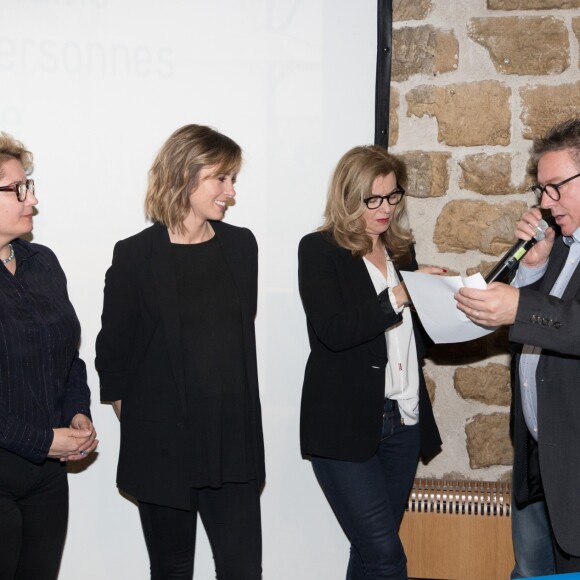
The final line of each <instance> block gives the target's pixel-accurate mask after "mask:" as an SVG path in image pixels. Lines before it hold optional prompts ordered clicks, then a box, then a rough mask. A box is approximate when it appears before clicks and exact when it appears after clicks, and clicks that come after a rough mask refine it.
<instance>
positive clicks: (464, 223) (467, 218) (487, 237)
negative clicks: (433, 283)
mask: <svg viewBox="0 0 580 580" xmlns="http://www.w3.org/2000/svg"><path fill="white" fill-rule="evenodd" d="M526 209H527V204H526V203H524V202H520V201H513V202H510V203H505V204H499V203H495V204H491V203H487V202H485V201H473V200H454V201H450V202H449V203H448V204H446V205H445V206H444V207H443V209H442V210H441V213H440V214H439V216H438V217H437V222H436V224H435V233H434V235H433V241H434V242H435V244H436V245H437V248H438V249H439V251H440V252H455V253H458V254H462V253H464V252H467V251H469V250H478V251H480V252H483V253H484V254H491V255H493V256H500V255H502V254H503V253H504V252H506V251H507V250H508V249H509V248H510V247H511V246H512V245H513V243H514V240H515V237H514V231H515V224H516V222H517V221H518V220H519V218H520V217H521V215H522V214H523V213H524V211H525V210H526Z"/></svg>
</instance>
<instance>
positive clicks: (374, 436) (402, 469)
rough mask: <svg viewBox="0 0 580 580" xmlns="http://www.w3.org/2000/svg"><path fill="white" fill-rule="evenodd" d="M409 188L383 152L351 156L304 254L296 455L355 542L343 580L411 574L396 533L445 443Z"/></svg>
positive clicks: (400, 168) (358, 151) (373, 149)
mask: <svg viewBox="0 0 580 580" xmlns="http://www.w3.org/2000/svg"><path fill="white" fill-rule="evenodd" d="M405 181H406V170H405V167H404V165H403V163H402V162H401V161H400V160H399V159H398V158H396V157H394V156H393V155H390V154H389V153H387V151H386V150H385V149H383V148H381V147H378V146H367V147H355V148H354V149H351V150H350V151H348V152H347V153H346V154H345V155H344V156H343V157H342V158H341V160H340V161H339V163H338V166H337V167H336V169H335V171H334V175H333V178H332V181H331V185H330V189H329V193H328V199H327V203H326V211H325V221H324V224H323V225H322V227H321V228H320V229H319V230H318V231H317V232H315V233H312V234H309V235H307V236H305V237H304V238H303V239H302V240H301V242H300V247H299V273H298V275H299V287H300V295H301V298H302V303H303V305H304V310H305V312H306V317H307V326H308V336H309V340H310V348H311V352H310V356H309V358H308V362H307V364H306V371H305V376H304V386H303V391H302V408H301V420H300V435H301V448H302V454H303V455H304V456H307V457H308V458H309V459H310V461H311V463H312V467H313V469H314V473H315V475H316V478H317V480H318V482H319V484H320V486H321V488H322V490H323V491H324V494H325V495H326V498H327V500H328V502H329V503H330V505H331V507H332V509H333V511H334V513H335V515H336V517H337V519H338V521H339V523H340V525H341V527H342V529H343V530H344V532H345V533H346V535H347V537H348V539H349V541H350V543H351V549H350V561H349V565H348V573H347V580H358V579H362V578H365V579H373V580H374V579H379V578H381V579H382V578H389V579H391V580H399V579H401V580H402V579H406V578H407V572H406V558H405V554H404V550H403V547H402V545H401V542H400V540H399V536H398V527H399V524H400V522H401V518H402V516H403V511H404V508H405V504H406V501H407V498H408V495H409V491H410V489H411V486H412V482H413V478H414V475H415V471H416V468H417V463H418V460H419V456H420V455H422V456H423V457H431V456H433V455H434V454H436V453H437V452H438V451H439V448H440V445H441V439H440V437H439V432H438V430H437V426H436V425H435V421H434V418H433V412H432V409H431V404H430V401H429V396H428V394H427V390H426V387H425V380H424V377H423V373H422V370H421V364H422V359H423V357H424V355H425V347H426V344H425V342H426V341H425V339H424V334H423V331H422V329H421V326H420V325H419V323H418V320H417V317H416V314H415V313H414V312H412V310H411V309H410V308H409V296H408V294H407V291H406V289H405V285H404V284H403V283H402V282H401V280H400V277H399V273H398V271H399V270H416V269H417V262H416V260H415V255H414V249H413V240H412V236H411V233H410V231H409V230H408V229H407V228H406V227H405V225H404V221H403V220H404V216H405V208H404V194H405V190H404V189H403V185H404V184H405ZM421 271H423V272H426V273H432V274H441V273H443V272H445V270H443V269H440V268H432V267H429V268H423V269H422V270H421Z"/></svg>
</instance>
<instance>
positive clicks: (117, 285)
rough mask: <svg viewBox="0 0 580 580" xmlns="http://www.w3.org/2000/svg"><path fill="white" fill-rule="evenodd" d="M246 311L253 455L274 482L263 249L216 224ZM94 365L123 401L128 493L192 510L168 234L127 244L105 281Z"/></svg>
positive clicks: (145, 235)
mask: <svg viewBox="0 0 580 580" xmlns="http://www.w3.org/2000/svg"><path fill="white" fill-rule="evenodd" d="M211 225H212V228H213V229H214V231H215V234H216V237H217V239H218V242H219V243H220V245H221V248H222V251H223V254H224V257H225V260H226V263H227V264H228V266H229V268H230V271H231V274H232V277H233V280H234V283H235V285H236V287H237V290H238V293H239V296H240V303H241V306H242V324H243V338H244V355H245V368H246V375H247V376H246V379H247V384H248V393H249V413H250V423H251V426H252V428H253V435H254V437H253V440H254V442H255V448H254V457H255V458H256V462H257V465H256V473H257V474H259V479H260V481H259V483H260V484H262V483H263V481H264V478H265V470H264V443H263V436H262V420H261V410H260V398H259V393H258V372H257V364H256V342H255V332H254V317H255V315H256V308H257V275H258V249H257V244H256V240H255V238H254V236H253V234H252V233H251V232H250V231H249V230H247V229H245V228H238V227H235V226H232V225H229V224H225V223H222V222H212V223H211ZM95 365H96V368H97V371H98V373H99V378H100V382H101V400H102V401H116V400H119V399H121V400H122V401H123V410H122V414H121V448H120V454H119V465H118V471H117V484H118V486H119V488H121V489H122V490H124V491H126V492H127V493H129V494H131V495H133V496H134V497H136V498H137V499H139V500H141V501H145V502H150V503H155V504H158V505H164V506H171V507H175V508H180V509H189V505H190V477H189V470H190V462H189V460H188V457H189V443H188V441H189V437H188V433H189V430H188V428H187V421H188V417H187V405H186V391H185V389H186V386H185V375H184V372H185V371H184V362H183V351H182V344H181V337H180V318H179V301H178V291H177V280H176V275H175V270H174V267H173V258H172V253H171V243H170V240H169V234H168V231H167V228H165V227H164V226H162V225H159V224H155V225H153V226H151V227H149V228H147V229H145V230H143V231H142V232H140V233H139V234H137V235H135V236H132V237H130V238H128V239H126V240H122V241H120V242H118V243H117V244H116V246H115V250H114V253H113V264H112V266H111V267H110V268H109V270H108V271H107V274H106V280H105V295H104V306H103V314H102V328H101V331H100V332H99V335H98V337H97V343H96V360H95Z"/></svg>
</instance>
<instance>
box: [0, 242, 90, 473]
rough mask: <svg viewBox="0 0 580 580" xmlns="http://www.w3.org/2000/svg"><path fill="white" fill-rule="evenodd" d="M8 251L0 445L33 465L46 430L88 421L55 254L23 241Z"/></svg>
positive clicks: (0, 306)
mask: <svg viewBox="0 0 580 580" xmlns="http://www.w3.org/2000/svg"><path fill="white" fill-rule="evenodd" d="M12 246H13V247H14V254H15V256H16V273H15V275H12V274H11V273H10V272H9V271H8V269H7V268H6V267H5V266H3V265H0V293H1V296H2V299H1V300H0V447H2V448H4V449H8V450H10V451H12V452H14V453H17V454H18V455H20V456H22V457H24V458H26V459H29V460H30V461H32V462H34V463H41V462H42V461H44V459H45V458H46V455H47V453H48V450H49V448H50V446H51V444H52V440H53V436H54V434H53V431H52V430H53V428H58V427H68V426H69V425H70V422H71V420H72V418H73V417H74V416H75V415H76V414H77V413H83V414H84V415H87V416H88V417H90V412H89V405H90V390H89V387H88V385H87V376H86V369H85V364H84V362H83V361H82V360H81V359H80V358H79V355H78V350H77V346H78V342H79V339H80V325H79V321H78V319H77V317H76V314H75V311H74V309H73V307H72V304H71V303H70V301H69V299H68V294H67V289H66V278H65V275H64V272H63V271H62V269H61V267H60V264H59V263H58V260H57V258H56V256H55V255H54V253H53V252H52V251H51V250H49V249H48V248H46V247H44V246H40V245H38V244H31V243H29V242H26V241H24V240H14V241H13V242H12Z"/></svg>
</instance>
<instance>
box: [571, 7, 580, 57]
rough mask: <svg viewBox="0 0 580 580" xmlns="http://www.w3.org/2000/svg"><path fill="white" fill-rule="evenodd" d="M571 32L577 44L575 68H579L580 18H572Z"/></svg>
mask: <svg viewBox="0 0 580 580" xmlns="http://www.w3.org/2000/svg"><path fill="white" fill-rule="evenodd" d="M572 30H573V31H574V35H575V36H576V42H577V43H578V62H577V66H579V67H580V16H577V17H576V18H572Z"/></svg>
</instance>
